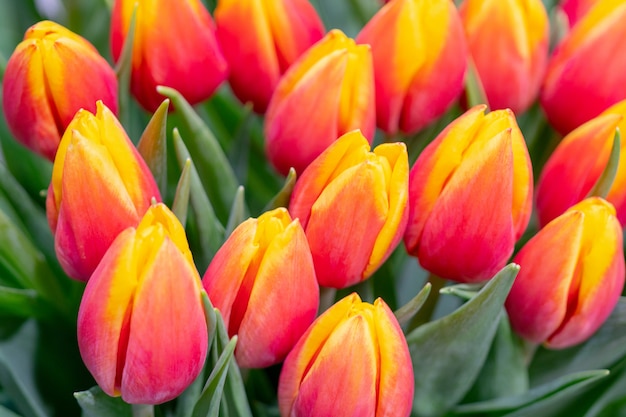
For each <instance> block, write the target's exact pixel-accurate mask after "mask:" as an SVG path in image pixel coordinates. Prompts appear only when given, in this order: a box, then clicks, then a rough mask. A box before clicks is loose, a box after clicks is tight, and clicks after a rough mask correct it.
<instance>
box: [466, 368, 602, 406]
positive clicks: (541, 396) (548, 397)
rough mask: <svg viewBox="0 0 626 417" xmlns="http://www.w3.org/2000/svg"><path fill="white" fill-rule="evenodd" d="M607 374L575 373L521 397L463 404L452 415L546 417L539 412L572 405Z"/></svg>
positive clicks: (595, 372) (596, 371)
mask: <svg viewBox="0 0 626 417" xmlns="http://www.w3.org/2000/svg"><path fill="white" fill-rule="evenodd" d="M608 374H609V371H607V370H606V369H601V370H595V371H585V372H578V373H575V374H571V375H567V376H564V377H561V378H558V379H556V380H554V381H552V382H550V383H547V384H545V385H541V386H539V387H535V388H533V389H531V390H530V391H528V392H526V393H524V394H522V395H518V396H514V397H504V398H497V399H494V400H490V401H483V402H480V403H473V404H463V405H460V406H458V407H456V409H455V410H454V411H455V414H459V415H461V414H479V415H485V414H486V413H489V414H490V415H491V414H493V413H498V414H495V415H500V414H501V413H505V412H507V414H506V415H507V416H520V417H521V416H531V415H536V416H542V417H543V416H548V415H549V414H547V413H544V412H541V410H542V408H544V407H546V408H547V407H549V406H551V405H552V404H553V403H554V402H556V401H559V400H562V399H563V398H564V397H565V398H569V399H570V401H573V400H574V399H575V398H576V396H575V395H576V394H577V393H578V392H579V391H580V389H582V388H583V387H585V386H587V385H589V384H592V383H594V382H597V381H598V380H599V379H601V378H604V377H606V376H607V375H608ZM533 410H534V411H533ZM511 411H514V412H513V413H511V414H508V412H511Z"/></svg>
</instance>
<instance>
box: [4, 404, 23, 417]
mask: <svg viewBox="0 0 626 417" xmlns="http://www.w3.org/2000/svg"><path fill="white" fill-rule="evenodd" d="M0 417H22V416H20V415H19V414H15V413H14V412H13V411H11V410H9V409H8V408H6V407H3V406H1V405H0Z"/></svg>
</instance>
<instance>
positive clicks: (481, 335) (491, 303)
mask: <svg viewBox="0 0 626 417" xmlns="http://www.w3.org/2000/svg"><path fill="white" fill-rule="evenodd" d="M518 272H519V265H515V264H510V265H507V266H506V267H504V268H503V269H502V270H501V271H500V272H498V273H497V274H496V275H495V276H494V277H493V278H492V279H491V280H490V281H489V282H488V283H487V285H485V287H484V288H483V289H482V290H481V291H480V292H479V293H478V294H476V296H475V297H474V298H472V299H471V300H469V301H468V302H467V303H465V304H463V305H462V306H461V307H459V308H458V309H457V310H455V311H454V312H452V313H451V314H449V315H447V316H445V317H442V318H440V319H438V320H435V321H432V322H428V323H426V324H423V325H421V326H419V327H417V328H416V329H415V330H414V331H412V332H411V333H410V334H409V335H407V342H408V344H409V349H410V352H411V357H412V362H413V372H414V375H415V396H414V402H413V411H414V413H415V414H416V415H418V416H437V415H441V414H443V413H445V411H447V410H449V409H450V408H452V407H453V406H454V405H455V404H457V403H458V402H459V401H460V400H461V399H462V398H463V396H464V395H465V394H466V393H467V392H468V390H469V389H470V388H471V386H472V384H473V383H474V381H475V379H476V377H477V376H478V374H479V372H480V370H481V368H482V366H483V363H484V362H485V358H486V357H487V354H488V352H489V348H490V346H491V341H492V340H493V337H494V335H495V333H496V330H497V328H498V323H499V321H500V317H501V315H502V312H503V308H502V306H503V304H504V301H505V300H506V297H507V295H508V293H509V290H510V289H511V286H512V285H513V280H514V278H515V276H516V275H517V273H518Z"/></svg>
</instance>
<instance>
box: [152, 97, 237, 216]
mask: <svg viewBox="0 0 626 417" xmlns="http://www.w3.org/2000/svg"><path fill="white" fill-rule="evenodd" d="M157 91H158V92H159V93H160V94H163V95H164V96H166V97H169V98H170V99H171V100H172V104H173V105H174V108H175V109H176V111H177V112H180V113H181V116H182V120H183V122H184V124H185V126H183V128H184V129H185V132H186V135H185V138H184V139H185V145H186V147H187V148H188V149H189V153H190V155H191V160H192V161H193V162H194V165H195V167H196V169H197V170H198V174H199V178H200V179H201V181H202V184H203V185H204V190H205V192H206V194H207V196H208V197H209V199H210V201H211V203H212V204H213V207H214V208H215V213H216V214H217V216H218V218H220V219H222V220H223V221H226V219H227V218H228V213H229V210H230V206H231V204H232V202H233V200H234V198H235V193H236V192H237V187H238V186H239V180H238V179H237V177H236V176H235V172H234V170H233V168H232V166H231V165H230V163H229V162H228V158H226V155H225V154H224V151H223V150H222V148H221V147H220V145H219V142H218V141H217V139H215V137H214V136H213V133H211V131H210V130H209V128H208V126H207V125H206V124H205V123H204V122H203V121H202V119H201V118H200V116H198V114H197V113H196V112H195V111H194V109H193V108H192V107H191V105H190V104H189V103H188V102H187V100H185V98H184V97H183V96H182V95H181V94H180V93H179V92H178V91H176V90H174V89H173V88H169V87H163V86H159V87H157Z"/></svg>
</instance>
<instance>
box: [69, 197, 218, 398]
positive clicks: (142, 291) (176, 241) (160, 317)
mask: <svg viewBox="0 0 626 417" xmlns="http://www.w3.org/2000/svg"><path fill="white" fill-rule="evenodd" d="M201 290H202V285H201V282H200V276H199V275H198V271H196V268H195V266H194V264H193V259H192V258H191V252H190V251H189V246H188V244H187V238H186V237H185V231H184V229H183V226H182V225H181V224H180V223H179V222H178V220H177V219H176V217H175V216H174V214H173V213H172V212H171V211H169V209H167V207H165V206H164V205H163V204H157V205H155V206H153V207H151V208H150V209H149V210H148V211H147V212H146V214H145V216H144V217H143V219H142V220H141V222H140V223H139V225H138V226H137V228H136V229H135V228H133V227H130V228H128V229H126V230H124V231H123V232H122V233H120V234H119V236H118V237H117V239H115V241H114V242H113V244H112V245H111V247H110V249H109V250H108V251H107V252H106V254H105V256H104V257H103V258H102V262H101V263H100V265H98V268H97V269H96V271H95V272H94V274H93V277H92V278H91V280H89V282H88V283H87V287H86V288H85V293H84V294H83V299H82V301H81V304H80V310H79V312H78V347H79V348H80V354H81V356H82V358H83V361H84V362H85V365H86V366H87V369H89V371H90V372H91V374H92V375H93V377H94V378H95V380H96V382H97V383H98V385H100V388H102V390H103V391H104V392H106V393H107V394H108V395H111V396H120V395H121V396H122V399H123V400H124V401H126V402H128V403H133V404H159V403H163V402H165V401H169V400H172V399H174V398H175V397H177V396H178V395H180V394H181V393H182V392H183V391H184V390H185V388H187V387H188V386H189V385H190V384H191V383H192V382H193V380H194V379H195V378H196V377H197V376H198V374H199V373H200V371H201V370H202V367H203V366H204V361H205V358H206V353H207V348H208V331H207V325H206V319H205V316H204V310H203V307H202V300H201V295H200V294H201Z"/></svg>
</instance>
